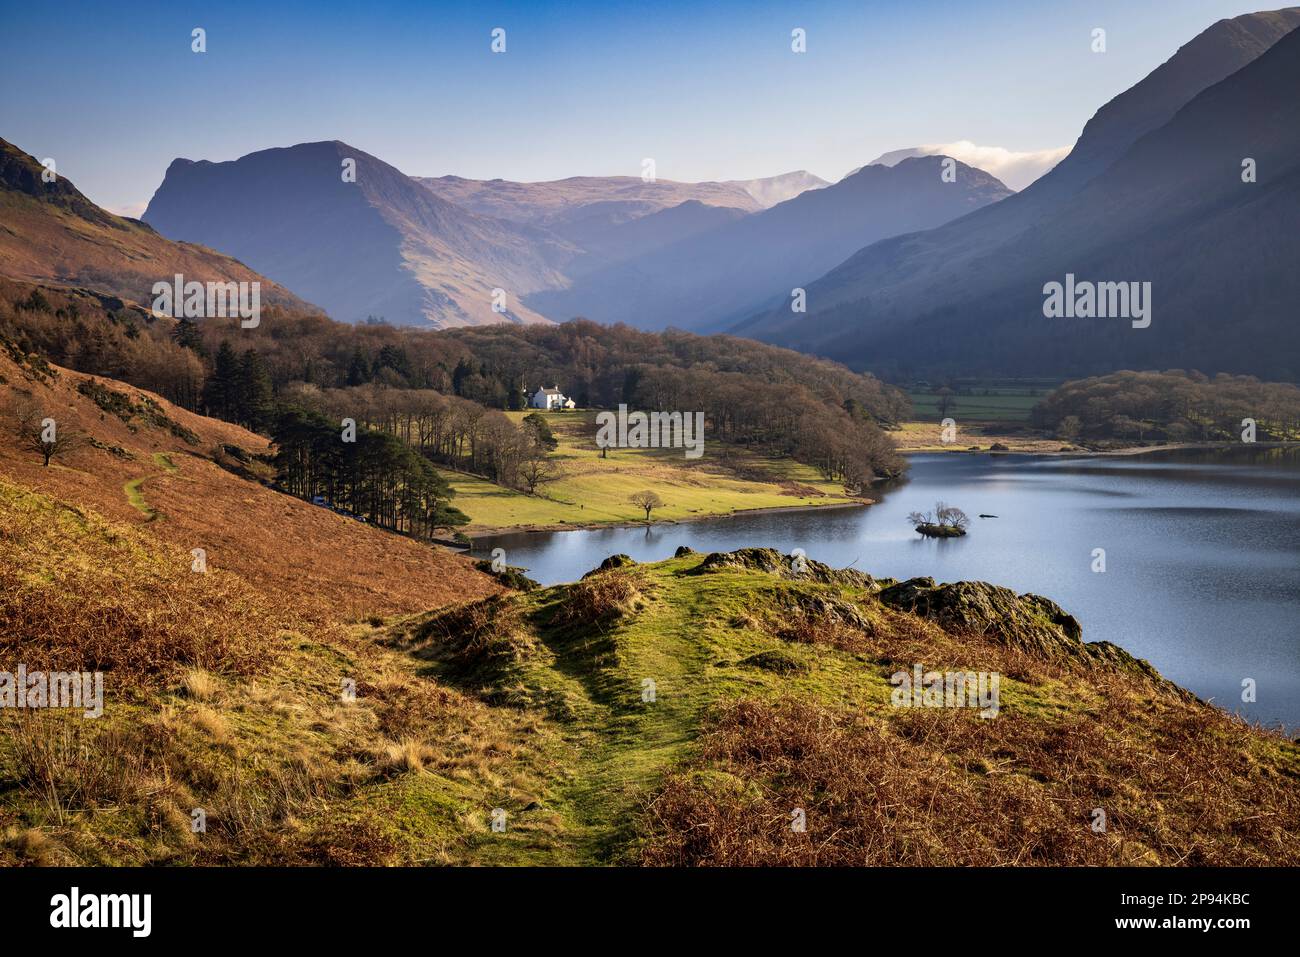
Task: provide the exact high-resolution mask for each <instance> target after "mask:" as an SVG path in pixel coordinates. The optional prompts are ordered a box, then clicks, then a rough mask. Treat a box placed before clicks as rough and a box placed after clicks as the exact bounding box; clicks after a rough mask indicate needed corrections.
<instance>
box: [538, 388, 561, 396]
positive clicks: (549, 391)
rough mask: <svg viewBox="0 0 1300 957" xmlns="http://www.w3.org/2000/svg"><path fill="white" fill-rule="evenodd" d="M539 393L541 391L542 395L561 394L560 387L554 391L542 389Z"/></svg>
mask: <svg viewBox="0 0 1300 957" xmlns="http://www.w3.org/2000/svg"><path fill="white" fill-rule="evenodd" d="M538 391H540V392H541V393H542V395H559V394H560V387H559V386H556V387H555V388H553V389H540V390H538Z"/></svg>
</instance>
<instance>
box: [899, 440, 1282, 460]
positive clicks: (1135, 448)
mask: <svg viewBox="0 0 1300 957" xmlns="http://www.w3.org/2000/svg"><path fill="white" fill-rule="evenodd" d="M1246 445H1251V446H1254V447H1255V448H1262V449H1300V442H1233V441H1218V442H1167V443H1165V444H1163V445H1132V446H1121V447H1120V448H1114V449H1085V448H1080V449H1073V450H1071V451H1069V452H1063V451H1061V450H1060V449H1057V450H1055V451H1048V450H1041V451H1040V450H1035V449H1015V448H1008V449H985V448H980V449H972V448H957V447H954V445H946V446H941V447H935V448H919V449H899V450H898V454H899V455H934V454H937V453H943V454H946V455H956V454H961V455H1038V456H1050V457H1064V456H1074V457H1076V458H1100V457H1103V456H1125V455H1143V454H1145V453H1147V452H1190V451H1197V450H1220V451H1225V452H1226V451H1229V450H1232V449H1238V448H1242V447H1243V446H1246Z"/></svg>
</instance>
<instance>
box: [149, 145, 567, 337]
mask: <svg viewBox="0 0 1300 957" xmlns="http://www.w3.org/2000/svg"><path fill="white" fill-rule="evenodd" d="M347 158H352V159H355V160H356V182H344V181H343V177H342V162H343V160H344V159H347ZM145 219H146V220H147V221H148V222H149V223H151V224H152V225H154V226H155V227H156V228H157V229H158V230H159V231H160V232H162V233H163V234H165V235H168V236H173V237H177V238H187V239H194V240H198V241H202V242H206V243H209V244H212V245H215V246H217V247H219V248H221V249H225V250H229V251H230V252H232V253H234V254H235V255H238V256H239V257H240V258H241V259H243V260H245V261H247V262H249V263H256V264H257V267H258V268H259V269H261V270H262V271H264V272H266V273H267V274H268V275H271V276H273V277H275V278H277V279H279V280H280V281H282V282H284V283H286V284H287V285H289V286H291V287H292V288H295V289H297V290H299V291H301V292H302V293H303V295H306V296H307V297H308V298H310V299H311V300H312V301H313V302H316V303H319V304H320V305H321V306H322V307H324V308H325V309H326V310H327V311H328V312H329V313H330V315H331V316H333V317H334V318H336V319H341V320H344V321H348V322H355V321H357V320H361V319H364V318H366V317H367V316H369V315H377V316H382V317H384V318H386V319H387V320H388V321H390V322H393V323H396V324H423V323H425V322H429V323H432V324H433V325H436V326H440V327H445V326H459V325H475V324H480V323H489V322H500V321H516V322H537V321H541V317H540V316H538V315H537V314H536V313H534V312H532V311H531V310H529V309H527V308H526V307H523V306H521V305H520V302H519V298H520V296H522V295H523V294H524V293H526V292H531V291H534V290H536V289H540V288H544V287H546V286H548V285H553V284H556V283H560V282H563V281H564V278H563V275H562V273H561V272H560V267H561V266H562V265H563V264H564V263H565V262H566V261H567V260H568V259H569V258H570V257H572V256H573V255H574V254H575V253H576V250H575V249H573V248H572V247H571V246H569V245H568V244H566V243H564V242H563V241H561V240H559V239H557V238H556V237H554V236H552V235H550V234H548V233H546V232H544V231H542V230H537V229H533V228H530V227H525V226H519V225H517V224H514V223H506V222H503V221H500V220H495V219H490V218H486V217H482V216H477V215H475V214H474V213H472V212H469V211H467V210H464V209H461V208H459V207H457V206H454V205H452V204H451V203H449V202H446V201H445V200H442V199H440V198H439V197H438V196H436V195H434V194H433V193H432V192H430V191H429V190H427V189H423V188H422V187H420V186H419V185H418V184H416V183H415V182H413V181H412V180H411V179H410V177H408V176H406V175H405V174H403V173H401V172H399V171H398V170H396V169H394V168H393V167H392V166H389V165H388V164H387V163H384V162H382V161H381V160H378V159H376V158H375V157H373V156H370V155H369V154H367V153H363V152H362V151H360V150H357V149H355V148H353V147H351V146H348V145H347V144H346V143H340V142H338V141H333V142H324V143H303V144H300V145H298V146H291V147H287V148H283V149H270V150H263V151H261V152H258V153H250V154H249V155H247V156H244V157H241V158H240V159H238V160H234V161H231V162H224V163H210V162H208V161H206V160H204V161H200V162H193V161H191V160H184V159H178V160H176V161H174V162H173V163H172V164H171V166H170V167H169V168H168V170H167V176H166V178H165V179H164V181H163V183H162V185H161V186H160V187H159V188H158V191H157V192H156V193H155V194H154V197H153V199H152V200H151V201H150V203H149V208H148V209H147V210H146V211H145ZM494 288H501V289H504V290H506V293H507V300H506V306H507V311H506V312H505V313H504V314H499V313H496V312H493V311H492V290H493V289H494Z"/></svg>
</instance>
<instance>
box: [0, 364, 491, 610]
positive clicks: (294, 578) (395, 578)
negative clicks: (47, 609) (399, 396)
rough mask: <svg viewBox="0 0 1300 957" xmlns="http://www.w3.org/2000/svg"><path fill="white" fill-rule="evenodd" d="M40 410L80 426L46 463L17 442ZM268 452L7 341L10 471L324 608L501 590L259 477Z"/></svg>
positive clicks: (5, 441)
mask: <svg viewBox="0 0 1300 957" xmlns="http://www.w3.org/2000/svg"><path fill="white" fill-rule="evenodd" d="M0 345H2V344H0ZM30 409H38V410H39V411H40V412H41V414H42V415H43V416H49V417H51V418H53V419H55V421H56V423H57V426H58V428H59V429H61V430H66V431H69V432H72V433H79V434H80V435H81V436H82V437H83V441H82V442H81V444H80V447H79V448H76V449H75V450H73V451H72V452H70V453H69V454H68V455H67V456H66V457H56V458H55V460H54V461H53V462H51V464H50V466H49V467H48V468H45V467H43V466H42V464H41V457H40V456H39V455H38V454H36V453H34V452H31V451H26V450H23V449H22V448H21V447H20V444H19V442H18V439H17V434H16V422H17V417H18V414H19V412H20V410H30ZM223 446H224V447H225V448H224V449H223V448H222V447H223ZM267 452H268V442H267V440H266V439H265V438H263V437H262V436H259V435H255V434H254V433H251V432H248V431H246V430H244V429H242V428H239V427H237V426H234V425H230V424H229V423H225V422H219V421H217V420H215V419H210V418H206V417H204V416H200V415H195V414H194V413H191V412H188V411H186V410H184V409H182V408H179V407H177V406H174V405H172V404H171V403H170V402H168V401H166V400H165V399H162V398H161V397H159V396H157V395H154V394H153V393H150V392H146V391H144V390H142V389H137V388H134V387H132V386H128V385H125V384H124V383H121V382H117V381H114V380H111V379H102V378H101V379H96V378H94V377H92V376H87V375H83V374H81V373H78V372H73V371H71V370H68V369H63V368H60V367H59V366H55V365H52V364H48V365H47V364H45V363H43V362H42V361H41V360H37V359H32V358H28V357H24V356H22V354H21V353H18V352H16V351H7V350H6V349H5V348H2V347H0V476H3V477H5V478H7V479H9V480H11V481H13V482H16V483H18V484H20V485H23V486H26V487H28V488H31V489H34V490H37V491H40V492H43V493H45V494H48V495H51V496H53V497H54V498H56V499H57V500H59V501H61V502H64V503H67V504H69V505H75V506H78V507H82V508H87V509H91V510H93V511H95V512H98V513H99V514H101V515H103V516H104V517H106V518H109V519H112V520H118V521H126V522H129V523H133V524H138V525H147V526H148V531H149V532H150V533H151V534H153V535H155V536H157V537H158V538H159V539H161V540H162V541H163V542H164V543H165V544H168V545H171V546H177V547H180V548H183V549H184V550H185V551H187V552H188V551H189V550H191V549H194V548H202V549H203V550H204V551H205V552H206V557H207V562H208V564H209V566H216V567H220V568H223V569H227V570H232V571H235V572H236V573H237V574H238V575H240V577H242V578H243V579H245V580H246V581H248V582H249V583H250V584H251V585H253V586H254V587H255V588H257V589H258V590H260V591H263V592H264V593H266V594H269V595H273V596H275V597H276V599H277V601H279V602H282V603H284V604H285V605H286V606H287V607H286V610H288V608H289V607H291V608H292V609H293V610H295V611H298V612H300V613H302V614H305V615H308V616H309V617H313V618H317V619H326V618H328V619H332V620H337V619H338V618H340V617H343V618H351V617H357V616H362V615H374V614H378V615H387V614H393V613H397V612H412V611H417V610H423V609H427V608H434V607H438V606H440V605H443V604H446V603H448V602H452V601H460V600H464V599H466V598H472V597H479V596H483V595H487V594H489V593H491V592H493V591H495V590H496V587H495V585H494V584H493V583H492V582H491V580H490V579H489V578H488V577H487V576H485V575H482V574H480V573H479V572H477V571H475V570H474V569H473V568H472V566H471V565H470V563H469V562H468V561H467V560H465V559H462V558H459V557H458V556H454V555H452V554H450V553H447V552H445V551H442V550H439V549H436V548H433V547H430V546H427V545H423V544H420V543H418V542H416V541H414V540H411V539H408V538H405V537H402V536H399V535H395V534H391V533H387V532H383V531H379V530H377V529H374V528H370V527H368V526H366V525H364V524H362V523H360V522H357V521H355V520H353V519H350V518H345V517H343V516H341V515H338V514H335V513H334V512H331V511H329V510H328V509H325V508H320V507H317V506H313V505H311V504H309V503H307V502H303V501H301V500H299V499H296V498H293V497H291V496H288V495H284V494H281V493H279V492H276V491H274V490H273V489H271V488H269V487H267V486H266V485H264V484H262V483H261V482H260V481H257V477H258V476H259V475H260V476H262V477H264V476H266V475H268V474H269V468H268V467H267V465H266V464H265V463H264V462H261V461H259V459H258V458H257V457H258V456H262V455H265V454H266V453H267ZM219 463H220V464H219Z"/></svg>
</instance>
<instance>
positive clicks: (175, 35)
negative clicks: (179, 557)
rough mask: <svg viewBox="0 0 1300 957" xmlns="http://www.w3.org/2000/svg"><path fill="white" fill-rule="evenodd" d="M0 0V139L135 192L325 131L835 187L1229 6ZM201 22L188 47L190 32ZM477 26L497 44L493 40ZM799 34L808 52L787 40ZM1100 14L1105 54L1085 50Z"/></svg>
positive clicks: (1028, 142)
mask: <svg viewBox="0 0 1300 957" xmlns="http://www.w3.org/2000/svg"><path fill="white" fill-rule="evenodd" d="M0 2H3V5H4V6H3V11H2V12H0V24H2V28H0V136H3V137H4V138H5V139H8V140H10V141H11V142H14V143H16V144H17V145H18V146H20V147H22V148H23V149H25V150H26V151H27V152H29V153H32V154H33V155H35V156H36V157H37V158H44V157H47V156H50V157H54V158H55V160H56V161H57V163H58V169H59V172H60V173H61V174H63V175H65V176H67V177H69V178H70V179H71V180H72V181H73V182H74V183H76V184H77V185H78V186H79V187H80V188H81V189H82V190H83V191H84V192H85V193H86V194H87V195H89V196H90V197H91V198H92V199H94V200H95V201H96V202H99V203H100V204H102V205H105V206H107V207H109V208H113V209H118V210H124V209H132V208H134V209H136V210H137V211H138V210H139V209H141V208H143V203H145V202H146V201H147V200H148V199H149V197H150V196H152V194H153V191H154V189H155V188H156V187H157V186H158V184H159V183H160V182H161V180H162V176H163V173H164V172H165V170H166V168H167V165H168V163H170V162H171V160H172V159H173V158H175V157H177V156H184V157H187V158H190V159H211V160H225V159H234V158H236V157H238V156H242V155H243V154H245V153H249V152H252V151H255V150H258V149H265V148H267V147H271V146H286V145H290V144H293V143H299V142H304V141H310V140H326V139H341V140H345V141H346V142H348V143H350V144H352V145H353V146H356V147H358V148H360V149H363V150H365V151H367V152H369V153H372V154H374V155H376V156H378V157H380V158H381V159H384V160H386V161H388V162H390V163H392V164H393V165H395V166H397V167H398V168H399V169H401V170H403V171H404V172H407V173H411V174H417V175H441V174H444V173H456V174H458V175H462V176H469V177H475V178H492V177H502V178H505V179H523V180H540V179H556V178H561V177H564V176H572V175H615V174H622V175H639V174H640V171H641V159H642V158H643V157H653V158H654V159H655V161H656V165H657V172H658V175H659V176H660V177H661V178H664V179H681V180H701V179H735V178H750V177H757V176H769V175H773V174H776V173H781V172H786V171H788V170H792V169H808V170H811V171H812V172H814V173H817V174H818V175H820V176H823V177H825V178H827V179H838V178H839V177H840V176H842V175H844V173H846V172H848V171H849V170H850V169H852V168H854V167H856V166H860V165H861V164H863V163H865V162H868V161H869V160H871V159H873V158H874V157H876V156H877V155H879V154H881V153H884V152H886V151H888V150H893V149H899V148H902V147H908V146H915V145H919V144H924V143H945V142H949V141H953V140H961V139H967V140H971V141H974V142H975V143H977V144H980V145H984V146H1000V147H1004V148H1007V149H1010V150H1015V151H1037V150H1045V149H1051V148H1055V147H1064V146H1069V145H1071V144H1072V143H1073V142H1074V140H1075V139H1076V137H1077V136H1078V134H1079V131H1080V130H1081V129H1082V127H1083V124H1084V123H1085V122H1086V121H1087V120H1088V118H1089V117H1090V116H1091V115H1092V114H1093V113H1094V112H1095V111H1096V109H1097V108H1098V107H1099V106H1101V105H1102V104H1103V103H1104V102H1105V101H1106V100H1108V99H1109V98H1111V97H1112V96H1114V95H1115V94H1117V93H1119V92H1121V91H1123V90H1124V89H1126V88H1128V87H1129V86H1131V85H1132V84H1133V83H1135V82H1136V81H1137V80H1139V79H1141V78H1142V77H1143V76H1145V75H1146V74H1147V73H1149V72H1150V71H1151V70H1152V69H1154V68H1155V67H1156V66H1158V65H1159V64H1160V63H1162V62H1163V61H1164V60H1166V59H1168V57H1169V56H1171V55H1172V54H1173V52H1174V51H1175V50H1176V49H1177V48H1178V47H1179V46H1180V45H1181V44H1182V43H1185V42H1186V41H1187V40H1189V39H1191V38H1192V37H1193V36H1194V35H1195V34H1197V33H1199V32H1200V31H1201V30H1203V29H1204V28H1205V27H1207V26H1209V25H1210V24H1211V23H1213V22H1214V21H1215V20H1217V19H1219V18H1221V17H1227V16H1235V15H1237V14H1240V13H1245V12H1249V11H1251V10H1257V9H1272V8H1273V5H1268V4H1261V3H1260V2H1259V0H1254V2H1239V0H1144V2H1142V3H1134V2H1132V0H1091V2H1074V0H996V2H994V0H988V2H981V0H866V2H861V0H860V2H855V3H847V2H838V0H834V2H830V0H828V2H803V3H767V2H730V0H722V2H713V3H704V2H697V3H693V4H686V3H674V2H656V3H646V2H637V3H623V2H618V0H610V2H568V3H560V2H554V3H490V2H489V3H438V2H423V3H418V2H396V0H393V2H384V0H375V2H366V3H361V4H357V3H333V2H311V3H276V2H274V0H267V2H251V3H245V2H226V3H186V2H183V0H171V2H160V3H135V4H132V3H120V4H119V3H114V4H104V3H82V2H69V3H63V4H59V5H58V6H57V7H54V6H51V5H49V4H39V3H31V4H17V3H15V2H13V0H0ZM194 27H203V28H204V29H205V30H206V31H207V41H208V52H206V53H204V54H195V53H192V52H191V50H190V42H191V41H190V31H191V30H192V29H193V28H194ZM494 27H502V28H504V29H505V30H506V42H507V51H506V53H505V54H493V53H491V51H490V49H489V44H490V41H491V38H490V32H491V30H492V29H493V28H494ZM795 27H802V28H803V29H805V30H806V31H807V37H808V41H807V42H808V51H807V53H805V54H794V53H792V52H791V50H790V31H791V30H792V29H793V28H795ZM1094 27H1103V28H1105V29H1106V31H1107V48H1108V49H1107V52H1106V53H1105V54H1094V53H1092V52H1091V50H1090V42H1091V31H1092V30H1093V28H1094Z"/></svg>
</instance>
